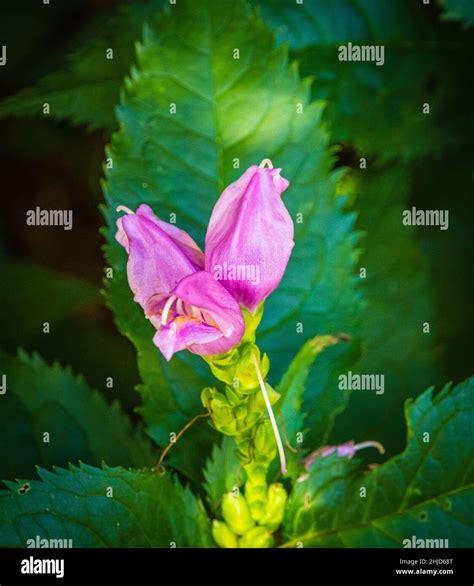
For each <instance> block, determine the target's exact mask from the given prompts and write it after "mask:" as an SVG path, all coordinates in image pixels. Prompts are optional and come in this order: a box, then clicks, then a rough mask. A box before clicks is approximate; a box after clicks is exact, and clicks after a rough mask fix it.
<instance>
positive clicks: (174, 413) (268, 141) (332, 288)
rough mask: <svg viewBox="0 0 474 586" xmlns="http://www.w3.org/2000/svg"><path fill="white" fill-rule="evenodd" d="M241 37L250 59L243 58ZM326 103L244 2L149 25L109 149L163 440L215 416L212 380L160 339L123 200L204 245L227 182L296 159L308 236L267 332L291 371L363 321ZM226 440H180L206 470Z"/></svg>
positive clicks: (157, 433) (126, 328)
mask: <svg viewBox="0 0 474 586" xmlns="http://www.w3.org/2000/svg"><path fill="white" fill-rule="evenodd" d="M235 47H239V49H240V59H234V57H233V50H234V48H235ZM171 104H176V114H172V113H170V112H171V111H170V105H171ZM249 104H251V105H252V107H251V108H250V107H249ZM298 104H301V106H303V114H298V113H297V107H298ZM321 111H322V108H321V105H320V104H316V103H314V104H310V103H309V83H308V82H306V81H305V82H301V81H300V79H299V77H298V74H297V70H296V68H295V67H294V66H289V65H288V57H287V52H286V50H285V49H284V48H282V47H280V48H274V43H273V38H272V35H271V33H270V32H269V31H268V30H267V28H266V27H265V26H264V25H263V23H262V22H261V21H260V20H259V19H258V17H257V16H256V15H255V14H254V13H253V12H252V11H251V10H250V9H249V8H248V7H247V6H246V5H245V4H244V3H242V2H240V1H237V2H233V1H231V0H225V1H224V2H222V3H220V4H219V5H218V6H217V5H216V4H215V3H213V2H210V1H204V2H200V3H194V2H190V1H189V0H184V1H181V2H179V3H178V4H177V5H176V6H175V7H173V10H172V12H171V14H170V15H161V16H159V17H157V19H156V20H155V21H154V22H150V26H149V27H148V28H147V29H146V34H145V38H144V42H143V44H142V45H140V46H139V48H138V54H137V67H136V68H135V69H134V70H133V71H132V75H131V79H130V80H128V81H127V83H126V91H125V94H124V98H123V100H122V103H121V105H120V107H119V108H118V117H119V120H120V125H121V130H120V132H118V133H117V134H116V135H114V138H113V141H112V144H111V146H110V149H109V155H110V156H111V158H112V159H113V169H110V170H108V172H107V179H108V181H107V184H106V186H105V194H106V199H107V203H108V205H109V208H108V211H107V212H106V216H107V220H108V223H109V230H108V232H107V240H108V242H109V248H108V258H109V262H110V263H111V265H112V266H113V267H114V271H115V278H114V282H113V283H112V287H111V289H110V291H109V301H110V305H111V307H112V308H113V310H114V312H115V314H116V316H117V323H118V325H119V328H120V329H121V331H122V332H124V333H125V334H126V335H127V336H129V337H130V339H131V340H132V341H133V343H134V344H135V346H136V348H137V349H138V351H139V362H140V370H141V375H142V379H143V381H144V383H145V384H144V387H143V388H142V390H141V392H142V396H143V397H144V403H145V405H144V408H143V410H142V413H143V415H144V417H145V420H146V422H147V424H148V426H149V428H150V433H151V435H152V436H153V437H154V438H155V439H156V441H157V442H158V443H159V444H160V445H164V444H165V443H167V442H168V438H169V433H170V432H177V431H179V428H180V426H182V425H184V424H185V423H186V422H187V421H188V420H190V419H191V418H192V417H194V416H195V415H197V414H198V413H199V412H202V406H200V404H199V391H200V389H201V387H202V386H204V385H205V383H206V381H207V380H209V379H208V375H207V373H206V371H205V370H203V364H202V362H201V361H200V360H199V359H198V358H196V357H193V356H191V355H190V354H186V353H181V354H180V355H179V357H177V358H173V360H172V361H171V362H170V363H169V364H168V363H166V362H165V361H164V359H163V358H162V357H161V356H160V354H159V352H158V350H157V349H156V348H154V347H153V345H152V342H151V339H152V334H153V331H152V327H151V325H150V324H148V323H146V322H145V320H144V319H143V315H142V312H141V310H140V308H138V307H137V306H134V303H133V301H132V294H131V292H130V291H129V289H128V286H127V283H126V278H125V276H124V270H125V261H126V255H125V254H124V252H123V250H122V249H120V248H119V247H118V245H116V244H115V243H114V221H115V219H116V218H117V214H116V213H115V211H114V210H115V208H116V206H118V205H127V206H128V207H130V208H135V207H136V206H137V205H138V204H140V203H148V204H150V205H151V206H152V208H153V209H154V211H155V212H156V213H157V214H158V215H160V216H161V217H162V218H163V219H164V220H169V219H170V217H169V215H168V214H170V213H174V214H176V218H175V219H176V223H177V224H178V225H179V226H180V227H181V228H184V229H185V230H187V231H189V233H190V234H191V235H192V236H193V237H194V238H195V239H196V240H197V241H198V242H200V243H202V241H203V238H204V234H205V230H206V223H207V220H208V218H209V216H210V212H211V209H212V206H213V204H214V202H215V200H216V199H217V197H218V196H219V194H220V192H221V191H222V190H223V188H224V187H225V186H226V185H227V184H229V183H230V182H232V181H233V180H235V179H236V178H237V177H238V176H239V175H240V174H241V173H242V171H243V170H244V169H245V168H247V167H248V166H250V165H251V164H254V163H259V162H260V161H261V160H262V159H264V158H267V157H270V158H272V159H273V162H274V164H275V165H276V166H279V167H280V166H281V167H282V168H283V174H284V176H285V177H288V178H289V179H290V181H291V187H290V190H289V191H288V192H287V193H288V194H287V195H286V196H285V197H286V203H287V205H288V208H289V209H290V213H291V214H292V216H293V217H294V218H295V220H296V236H295V238H296V246H295V249H294V252H293V256H292V260H291V261H290V265H289V267H288V270H287V274H286V275H285V277H284V280H283V281H282V283H281V285H280V286H279V288H278V289H277V291H275V292H274V294H273V295H272V296H271V297H270V298H269V299H268V300H267V302H266V312H265V317H264V321H263V323H262V326H261V330H260V333H259V343H261V344H262V346H263V348H264V349H265V350H266V351H267V352H269V355H270V358H271V360H272V361H273V367H272V377H275V378H278V377H279V375H280V374H281V372H282V371H283V370H284V369H285V367H286V365H287V364H288V362H289V361H290V359H291V357H292V356H294V354H295V352H296V350H297V349H298V348H299V347H300V345H301V343H302V341H303V340H304V338H305V337H310V336H311V335H312V334H314V333H315V332H318V331H340V330H347V331H350V330H351V329H352V326H353V324H354V320H355V317H354V316H355V315H356V314H357V308H358V306H359V302H360V300H359V296H358V295H357V294H356V293H355V292H354V283H353V277H352V275H351V271H352V268H353V266H354V262H355V259H356V256H357V252H356V250H355V243H356V235H355V234H354V233H353V232H352V228H353V224H354V216H353V215H351V214H347V213H345V211H344V204H345V201H344V199H343V198H340V197H337V196H336V195H335V189H336V184H337V181H338V179H339V178H340V172H337V173H332V172H331V171H330V167H331V163H332V160H331V157H330V153H328V150H327V144H328V136H327V133H326V132H325V130H324V128H322V127H321V122H320V119H321ZM183 140H185V142H186V148H182V141H183ZM237 163H238V164H239V165H240V168H239V169H236V168H235V166H236V164H237ZM297 214H301V216H299V217H297ZM173 219H174V218H173ZM299 322H302V323H303V324H304V337H302V336H301V333H298V332H297V327H298V323H299ZM178 424H179V425H178ZM214 438H215V434H214V435H213V434H212V432H211V431H210V430H209V431H207V432H206V424H205V423H204V422H200V424H196V426H194V427H193V428H192V429H191V430H190V431H188V432H187V434H186V435H185V436H184V437H183V439H182V440H181V441H180V442H179V443H178V444H177V445H176V446H174V447H173V450H172V451H171V457H172V458H174V464H175V465H176V466H177V467H179V468H180V469H181V470H183V471H185V472H186V473H187V474H192V475H194V476H195V475H196V474H197V473H198V472H197V471H196V468H195V467H197V466H199V465H200V467H202V463H203V459H204V458H205V454H206V452H208V450H209V447H210V442H211V441H212V440H213V439H214ZM188 442H191V443H192V445H193V449H194V452H195V454H196V456H195V458H193V462H190V459H189V457H188V452H187V449H186V444H187V443H188Z"/></svg>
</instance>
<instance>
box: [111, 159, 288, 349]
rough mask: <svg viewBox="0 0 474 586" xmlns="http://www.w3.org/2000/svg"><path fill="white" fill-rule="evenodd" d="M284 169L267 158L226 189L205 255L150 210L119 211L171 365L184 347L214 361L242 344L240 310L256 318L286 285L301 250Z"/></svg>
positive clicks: (138, 286)
mask: <svg viewBox="0 0 474 586" xmlns="http://www.w3.org/2000/svg"><path fill="white" fill-rule="evenodd" d="M267 166H268V167H267ZM280 171H281V169H273V167H272V164H271V162H270V161H268V159H265V160H264V161H262V163H261V164H260V166H259V167H257V166H256V165H253V166H252V167H250V168H249V169H248V170H247V171H246V172H245V173H244V174H243V175H242V177H241V178H240V179H238V180H237V181H236V182H235V183H232V185H229V187H227V189H225V190H224V192H223V193H222V195H221V196H220V198H219V200H218V201H217V203H216V205H215V207H214V210H213V212H212V216H211V219H210V222H209V226H208V230H207V235H206V254H205V255H203V253H202V252H201V250H200V249H199V247H198V246H197V244H196V243H195V242H194V240H193V239H192V238H191V237H190V236H189V235H188V234H187V233H186V232H184V231H183V230H180V229H179V228H177V227H176V226H173V225H171V224H167V223H166V222H163V221H162V220H160V219H159V218H158V217H157V216H155V214H154V213H153V211H152V210H151V208H150V207H149V206H147V205H141V206H140V207H139V208H138V209H137V210H136V212H135V213H134V212H133V211H132V210H129V209H128V208H125V207H124V206H119V207H118V208H117V210H118V211H125V212H126V213H127V215H125V216H123V217H121V218H119V219H118V220H117V228H118V230H117V234H116V239H117V241H118V242H119V243H120V244H121V245H122V246H123V247H124V248H125V249H126V251H127V253H128V263H127V276H128V282H129V285H130V288H131V289H132V291H133V293H134V299H135V301H136V302H137V303H139V304H140V305H141V306H142V308H143V309H144V311H145V314H146V317H147V318H148V319H149V320H150V321H151V323H152V324H153V325H154V326H155V328H156V334H155V336H154V338H153V341H154V343H155V344H156V346H157V347H158V348H159V349H160V350H161V352H162V354H163V355H164V357H165V358H166V359H167V360H170V358H171V357H172V356H173V354H174V353H175V352H178V351H179V350H183V349H187V350H190V351H191V352H194V353H196V354H201V355H209V354H221V353H223V352H227V351H228V350H230V349H232V348H233V347H234V346H237V345H238V344H239V342H240V340H241V339H242V336H243V334H244V329H245V324H244V319H243V315H242V311H241V307H240V306H241V305H243V306H244V307H246V308H248V309H249V310H250V311H252V312H253V311H254V310H255V309H256V308H257V306H258V305H259V303H260V302H261V301H263V300H264V299H265V298H266V297H268V295H269V294H270V293H271V292H272V291H273V290H274V289H275V288H276V287H277V285H278V283H279V282H280V280H281V278H282V276H283V273H284V272H285V269H286V266H287V264H288V260H289V257H290V254H291V249H292V247H293V245H294V242H293V221H292V220H291V217H290V215H289V213H288V211H287V209H286V208H285V206H284V204H283V202H282V200H281V193H282V192H283V191H284V190H285V189H286V188H287V187H288V185H289V183H288V181H287V180H286V179H284V178H283V177H281V175H280Z"/></svg>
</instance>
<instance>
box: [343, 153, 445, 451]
mask: <svg viewBox="0 0 474 586" xmlns="http://www.w3.org/2000/svg"><path fill="white" fill-rule="evenodd" d="M351 181H354V185H353V189H354V191H355V192H356V193H357V194H358V197H357V200H356V205H357V208H358V210H359V217H358V227H359V228H360V229H361V230H365V231H366V237H365V238H364V240H363V246H364V253H363V255H362V257H361V259H360V267H361V268H365V269H366V271H367V276H366V278H365V279H361V283H362V284H363V287H364V292H365V298H366V300H367V306H366V309H365V311H364V312H363V315H362V319H361V322H360V330H359V332H358V335H360V337H361V340H362V345H363V354H362V357H361V360H360V362H359V363H358V364H357V367H355V368H352V371H353V372H358V373H362V374H383V375H384V377H385V378H384V383H385V389H384V393H383V394H376V393H375V391H370V390H365V391H363V390H355V391H352V392H351V398H350V402H349V407H348V409H347V410H346V411H345V412H344V413H343V414H342V415H340V416H339V417H338V419H337V422H336V429H335V434H334V437H333V438H332V439H333V440H334V441H335V442H336V443H340V442H344V441H347V440H350V439H356V440H357V441H364V440H367V439H372V440H378V441H380V442H382V443H383V444H384V446H385V448H386V449H387V450H388V451H389V452H392V453H393V452H394V451H398V450H400V449H401V448H402V446H403V441H404V423H403V415H402V411H403V403H404V401H405V399H406V398H407V397H408V393H410V389H411V388H413V387H415V388H420V387H421V388H423V386H424V385H426V384H427V383H437V382H438V381H439V378H438V374H437V369H436V367H435V360H436V340H437V331H436V327H435V323H436V322H435V318H434V314H433V303H432V298H431V288H430V284H429V278H428V266H427V262H426V259H425V257H424V256H423V254H422V253H421V251H420V249H419V247H418V244H417V242H416V228H414V227H410V226H405V225H403V223H402V219H403V216H402V214H403V210H404V209H406V208H407V207H408V206H409V200H410V195H411V182H410V179H409V174H408V171H407V170H406V169H404V168H403V167H400V166H394V165H392V166H385V167H383V168H382V169H380V170H379V171H374V170H372V171H371V173H368V172H366V171H360V172H359V173H353V174H352V175H351V176H350V177H349V178H348V182H351ZM427 229H429V228H427ZM426 322H428V323H429V324H430V326H431V329H430V332H429V333H424V332H423V325H424V324H425V323H426ZM346 373H347V370H346ZM341 374H344V371H342V370H341Z"/></svg>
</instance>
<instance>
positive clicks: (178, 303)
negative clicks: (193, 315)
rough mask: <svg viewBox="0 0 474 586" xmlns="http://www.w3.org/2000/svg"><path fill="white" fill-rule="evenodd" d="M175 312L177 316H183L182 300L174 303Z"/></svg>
mask: <svg viewBox="0 0 474 586" xmlns="http://www.w3.org/2000/svg"><path fill="white" fill-rule="evenodd" d="M176 311H177V312H178V313H179V315H183V313H184V309H183V300H182V299H178V301H176Z"/></svg>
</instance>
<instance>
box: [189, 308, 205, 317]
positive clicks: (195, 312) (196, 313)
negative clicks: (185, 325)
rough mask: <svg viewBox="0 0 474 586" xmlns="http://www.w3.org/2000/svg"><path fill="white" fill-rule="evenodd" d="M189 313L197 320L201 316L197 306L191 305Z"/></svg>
mask: <svg viewBox="0 0 474 586" xmlns="http://www.w3.org/2000/svg"><path fill="white" fill-rule="evenodd" d="M190 307H191V315H192V316H193V317H195V318H197V319H199V320H202V316H201V312H200V311H199V309H198V308H197V307H194V305H191V306H190Z"/></svg>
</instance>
